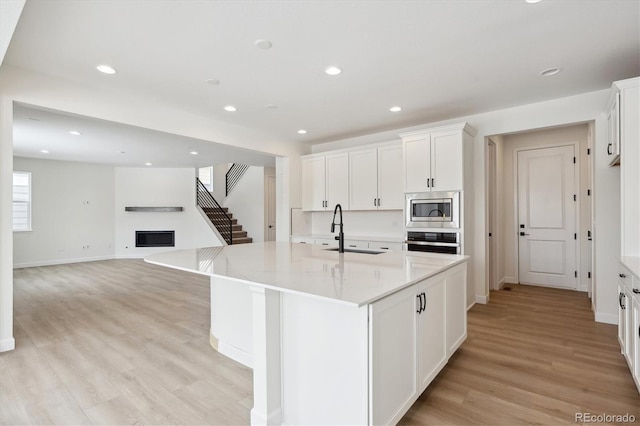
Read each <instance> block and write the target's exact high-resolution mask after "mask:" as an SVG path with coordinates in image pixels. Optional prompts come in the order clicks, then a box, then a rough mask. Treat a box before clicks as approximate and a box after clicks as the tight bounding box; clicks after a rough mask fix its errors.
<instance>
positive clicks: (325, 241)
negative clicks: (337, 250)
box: [315, 238, 338, 247]
mask: <svg viewBox="0 0 640 426" xmlns="http://www.w3.org/2000/svg"><path fill="white" fill-rule="evenodd" d="M315 243H316V244H317V245H319V246H325V247H338V241H337V240H331V239H329V238H316V241H315Z"/></svg>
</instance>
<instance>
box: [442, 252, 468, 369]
mask: <svg viewBox="0 0 640 426" xmlns="http://www.w3.org/2000/svg"><path fill="white" fill-rule="evenodd" d="M445 290H446V306H447V357H449V356H451V354H453V353H454V352H455V351H456V349H458V348H459V347H460V345H461V344H462V342H464V340H465V339H466V338H467V266H466V264H464V265H460V266H457V267H455V268H454V269H453V270H451V272H450V273H449V274H448V275H447V284H446V287H445Z"/></svg>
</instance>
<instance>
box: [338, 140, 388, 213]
mask: <svg viewBox="0 0 640 426" xmlns="http://www.w3.org/2000/svg"><path fill="white" fill-rule="evenodd" d="M377 152H378V151H377V149H375V148H373V149H367V150H366V151H356V152H351V153H349V208H350V209H351V210H375V209H377V205H378V186H377V181H378V160H377ZM399 172H400V169H399V170H398V173H399Z"/></svg>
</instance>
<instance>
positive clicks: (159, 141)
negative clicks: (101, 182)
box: [13, 104, 275, 167]
mask: <svg viewBox="0 0 640 426" xmlns="http://www.w3.org/2000/svg"><path fill="white" fill-rule="evenodd" d="M13 114H14V124H13V139H14V147H13V151H14V155H16V156H18V157H30V158H44V159H48V160H67V161H80V162H86V163H99V164H109V165H114V166H125V167H145V163H151V164H152V166H153V167H205V166H211V165H214V164H221V163H243V164H249V165H252V166H261V167H275V158H274V157H273V156H272V155H265V154H262V153H258V152H255V151H249V150H246V149H240V148H235V147H232V146H229V145H222V144H218V143H213V142H208V141H203V140H199V139H193V138H187V137H184V136H177V135H171V134H169V133H163V132H157V131H154V130H149V129H143V128H141V127H134V126H129V125H125V124H120V123H113V122H109V121H104V120H98V119H95V118H88V117H83V116H78V115H73V114H65V113H61V112H59V111H50V110H44V109H41V108H35V107H32V106H27V105H21V104H17V105H15V106H14V113H13ZM73 130H75V131H78V132H80V133H82V134H81V135H73V134H70V133H69V132H70V131H73ZM41 150H46V151H49V153H42V152H41ZM191 151H194V152H197V153H198V154H197V155H193V154H191Z"/></svg>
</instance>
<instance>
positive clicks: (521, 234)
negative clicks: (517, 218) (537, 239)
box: [520, 232, 529, 237]
mask: <svg viewBox="0 0 640 426" xmlns="http://www.w3.org/2000/svg"><path fill="white" fill-rule="evenodd" d="M525 235H529V234H526V233H524V232H521V233H520V236H521V237H524V236H525Z"/></svg>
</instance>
